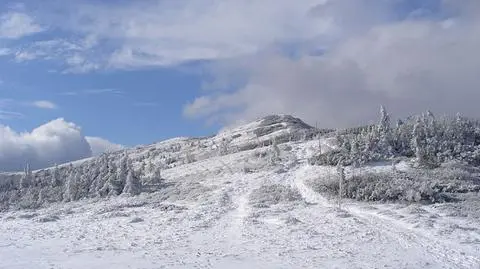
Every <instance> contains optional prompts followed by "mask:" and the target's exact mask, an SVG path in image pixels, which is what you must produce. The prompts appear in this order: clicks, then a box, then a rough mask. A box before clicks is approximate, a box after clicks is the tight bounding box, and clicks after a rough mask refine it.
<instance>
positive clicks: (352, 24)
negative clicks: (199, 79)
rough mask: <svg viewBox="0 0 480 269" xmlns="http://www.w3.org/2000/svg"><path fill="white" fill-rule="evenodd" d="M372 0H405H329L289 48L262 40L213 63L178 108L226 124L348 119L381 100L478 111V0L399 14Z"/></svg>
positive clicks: (335, 123) (373, 111) (406, 106)
mask: <svg viewBox="0 0 480 269" xmlns="http://www.w3.org/2000/svg"><path fill="white" fill-rule="evenodd" d="M379 2H382V3H389V4H391V5H393V4H395V3H396V4H398V3H401V2H402V1H361V0H359V1H342V0H338V1H328V2H327V3H326V4H323V5H318V6H317V7H316V8H315V10H314V11H315V12H310V13H309V15H312V14H313V15H312V16H319V17H322V18H324V19H328V18H330V19H331V22H332V24H331V26H332V27H330V28H329V31H327V32H326V34H324V35H319V36H318V40H312V41H311V42H310V43H309V44H305V50H300V51H297V52H300V53H299V54H298V55H297V56H296V57H291V55H288V54H285V53H283V52H278V50H268V49H267V50H265V51H263V52H259V53H257V54H256V55H255V56H254V57H245V58H243V59H234V60H230V61H224V62H222V63H221V65H219V64H214V65H213V68H212V70H213V72H212V73H213V81H212V83H211V84H212V85H214V86H220V87H216V90H215V87H213V89H211V88H210V89H209V91H205V92H204V93H203V94H202V96H199V97H198V98H196V99H195V100H193V101H192V102H190V103H188V104H187V105H186V106H185V109H184V114H185V115H186V116H188V117H192V118H203V119H208V120H214V121H222V122H226V123H231V122H235V121H238V120H250V119H253V118H256V117H259V116H262V115H265V114H271V113H288V114H295V115H297V116H299V117H301V118H303V119H305V120H307V121H308V122H309V123H311V124H314V123H315V122H318V123H319V126H322V127H345V126H350V125H356V124H360V123H367V122H369V121H370V120H376V118H377V113H378V109H379V107H380V105H381V104H383V105H386V106H387V108H388V109H389V110H390V112H391V113H392V114H393V115H395V116H399V117H403V116H408V115H410V114H414V113H419V112H421V111H425V110H427V109H430V110H432V111H433V112H436V113H437V114H443V113H447V114H455V113H457V112H460V113H461V114H464V115H467V116H474V117H479V116H480V110H479V109H478V100H479V99H480V91H479V90H478V86H479V85H480V76H479V75H478V70H480V56H479V55H480V54H479V53H478V48H479V47H480V17H478V14H479V12H480V1H467V0H465V1H438V5H437V6H436V7H435V8H432V9H433V11H432V10H430V9H427V8H424V9H418V10H415V11H412V12H411V13H410V14H407V15H405V14H404V18H403V19H389V18H392V17H395V16H397V17H400V16H401V15H398V14H396V12H398V9H394V8H393V7H392V8H390V9H389V8H386V9H384V10H382V11H381V12H378V13H376V12H373V11H375V10H373V11H372V9H371V7H372V5H374V4H376V3H379ZM405 2H407V1H405ZM430 2H431V1H430ZM353 3H356V4H355V9H354V10H355V14H354V15H352V14H350V13H349V12H350V11H349V10H353V9H352V7H351V6H350V4H353ZM389 10H390V11H389ZM307 15H308V14H305V16H307ZM297 49H298V47H297ZM238 74H241V76H242V77H239V75H238ZM236 81H244V83H243V84H241V85H240V86H238V83H237V84H236V83H235V82H236ZM229 83H231V84H229ZM232 88H233V90H232Z"/></svg>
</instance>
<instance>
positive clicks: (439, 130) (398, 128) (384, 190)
mask: <svg viewBox="0 0 480 269" xmlns="http://www.w3.org/2000/svg"><path fill="white" fill-rule="evenodd" d="M335 137H336V141H337V147H336V148H335V149H334V150H332V151H329V152H326V153H320V154H318V155H317V156H314V157H313V158H311V159H310V160H309V161H310V163H311V164H313V165H330V166H338V167H342V166H350V169H349V171H350V173H349V176H348V177H346V178H345V177H343V178H342V177H341V176H340V175H336V174H334V175H333V176H330V177H324V178H319V179H316V180H313V181H311V182H309V184H310V185H311V187H312V188H313V189H314V190H316V191H318V192H323V193H329V194H332V195H339V196H340V197H346V198H352V199H357V200H366V201H408V202H421V201H422V202H433V203H435V202H451V201H456V200H458V199H459V196H461V194H465V193H478V192H479V191H480V177H479V175H480V169H479V166H480V122H479V121H477V120H473V119H468V118H466V117H462V116H460V115H457V116H456V117H454V118H449V117H446V116H444V117H441V118H436V117H435V116H434V115H433V114H432V113H431V112H426V113H424V114H422V115H418V116H413V117H409V118H407V119H405V120H398V121H397V123H396V125H395V126H392V125H391V123H390V116H389V115H388V113H387V112H386V110H385V108H383V107H382V108H381V118H380V121H379V123H378V124H376V125H371V126H364V127H358V128H351V129H347V130H341V131H340V130H339V131H337V132H336V134H335ZM402 159H406V160H410V161H411V162H410V163H412V164H413V165H414V167H417V168H419V169H407V170H406V171H399V170H397V169H396V168H395V163H396V161H398V160H402ZM379 161H389V162H390V161H391V162H392V169H391V170H382V171H375V170H374V169H373V170H372V169H367V170H362V169H357V167H360V166H363V165H365V164H368V163H372V162H379ZM340 186H341V187H340Z"/></svg>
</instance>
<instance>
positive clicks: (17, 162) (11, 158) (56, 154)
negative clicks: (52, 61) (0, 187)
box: [0, 118, 113, 171]
mask: <svg viewBox="0 0 480 269" xmlns="http://www.w3.org/2000/svg"><path fill="white" fill-rule="evenodd" d="M88 140H90V139H87V138H86V137H84V136H83V134H82V132H81V128H80V127H79V126H77V125H75V124H74V123H70V122H67V121H65V120H64V119H62V118H60V119H56V120H53V121H51V122H48V123H46V124H44V125H41V126H40V127H38V128H35V129H34V130H32V131H31V132H21V133H19V132H16V131H14V130H12V129H11V128H10V127H8V126H4V125H0V170H5V171H18V170H22V169H23V167H24V165H25V163H26V162H28V163H29V164H30V166H31V167H32V168H41V167H47V166H52V165H53V164H55V163H65V162H68V161H74V160H79V159H82V158H86V157H90V156H92V151H93V152H94V153H95V154H98V153H99V151H100V150H101V148H99V145H98V144H99V143H98V139H96V140H95V141H93V142H92V145H90V144H89V141H88ZM103 143H104V144H107V143H108V142H106V140H103ZM112 145H113V144H112ZM108 148H109V147H107V146H105V147H104V149H108Z"/></svg>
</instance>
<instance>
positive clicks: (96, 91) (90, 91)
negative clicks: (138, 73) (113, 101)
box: [60, 88, 125, 96]
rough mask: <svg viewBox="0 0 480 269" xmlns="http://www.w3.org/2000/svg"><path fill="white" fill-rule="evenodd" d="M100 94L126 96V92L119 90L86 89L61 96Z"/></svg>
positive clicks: (63, 93) (64, 93)
mask: <svg viewBox="0 0 480 269" xmlns="http://www.w3.org/2000/svg"><path fill="white" fill-rule="evenodd" d="M98 94H111V95H117V96H121V95H124V94H125V92H124V91H122V90H119V89H112V88H105V89H86V90H79V91H68V92H62V93H60V95H67V96H77V95H98Z"/></svg>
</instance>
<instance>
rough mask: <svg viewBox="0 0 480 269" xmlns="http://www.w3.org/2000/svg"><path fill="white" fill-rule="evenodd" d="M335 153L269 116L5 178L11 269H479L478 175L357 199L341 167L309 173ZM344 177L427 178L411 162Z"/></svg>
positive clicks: (324, 134) (2, 257)
mask: <svg viewBox="0 0 480 269" xmlns="http://www.w3.org/2000/svg"><path fill="white" fill-rule="evenodd" d="M336 147H337V144H336V139H335V137H334V136H333V134H332V133H331V132H330V131H328V130H322V131H320V130H317V129H315V128H312V127H310V126H308V125H306V124H304V123H303V122H302V121H301V120H299V119H296V118H293V117H290V116H270V117H266V118H263V119H259V120H258V121H255V122H252V123H250V124H246V125H243V126H240V127H236V128H233V129H228V130H223V131H222V132H221V133H219V134H218V135H216V136H212V137H206V138H195V139H192V138H177V139H172V140H167V141H163V142H160V143H157V144H154V145H149V146H142V147H138V148H135V149H131V150H128V151H122V152H116V153H112V154H109V155H104V156H101V157H99V158H94V159H88V160H84V161H81V162H76V163H73V164H67V165H62V166H59V167H56V168H50V169H44V170H42V171H35V172H32V173H26V174H3V175H0V204H1V206H2V208H3V211H1V213H0V268H480V255H479V253H480V196H479V193H478V189H476V187H475V186H477V185H480V182H478V181H475V180H476V178H477V177H476V173H477V171H476V170H475V169H474V168H473V167H468V169H467V168H464V169H463V168H462V169H463V170H462V173H467V172H465V171H467V170H468V173H469V175H471V178H469V180H468V182H467V181H466V180H464V181H465V182H464V181H462V182H461V183H458V181H452V182H454V183H455V184H457V185H458V184H460V185H458V186H457V185H455V186H454V187H451V189H454V190H458V189H461V190H462V191H461V192H460V191H459V192H455V193H453V194H451V198H452V202H442V203H427V202H426V201H424V200H422V199H417V200H418V201H417V200H415V199H413V200H412V201H417V202H413V203H410V202H399V201H383V202H363V201H354V200H349V199H345V198H341V197H338V196H336V195H335V192H333V193H332V192H329V191H328V190H329V189H328V186H330V185H329V184H331V185H334V186H339V185H340V179H341V174H340V173H339V170H338V169H337V168H336V167H331V166H322V165H311V164H309V160H311V159H312V157H315V156H316V155H317V154H319V153H320V152H322V153H328V152H329V151H331V150H335V149H336ZM344 169H345V172H344V173H345V177H346V180H349V179H354V178H359V177H360V175H366V174H369V173H374V174H377V175H378V174H382V173H385V174H387V173H391V174H394V175H399V177H400V175H409V173H416V172H415V171H416V168H413V167H412V165H411V160H408V159H402V160H400V161H398V163H397V164H396V165H395V166H392V164H391V163H380V162H377V163H374V164H370V165H367V166H363V167H359V168H354V167H345V168H344ZM438 169H444V170H435V171H437V172H438V171H440V172H439V173H443V171H447V168H445V167H443V168H438ZM448 169H450V168H448ZM456 169H457V170H458V169H460V168H456ZM457 170H455V171H457ZM448 171H450V170H448ZM425 173H426V172H425ZM432 173H433V172H432ZM458 174H459V173H456V174H455V175H458ZM422 175H423V174H422ZM428 175H430V174H428ZM432 175H433V174H432ZM423 177H425V176H423ZM423 177H422V178H423ZM475 182H476V184H475ZM129 184H130V188H127V185H129ZM344 184H345V185H342V187H345V188H347V187H351V185H348V184H347V182H344ZM132 185H134V186H136V187H138V188H139V189H140V190H141V193H140V194H139V195H133V194H136V193H135V192H134V191H132V188H131V186H132ZM402 186H403V185H402ZM412 186H413V187H415V186H416V185H408V186H406V187H412ZM442 186H443V185H442ZM465 186H467V187H465ZM325 187H326V189H325ZM464 187H465V188H464ZM340 188H341V187H340ZM133 189H135V188H133ZM325 190H326V191H325ZM427 190H429V189H427ZM448 190H450V189H445V191H446V192H448ZM408 191H411V190H408ZM408 191H407V192H408ZM415 194H416V193H413V194H412V197H413V196H415ZM422 195H423V193H422ZM449 197H450V196H449ZM420 198H422V197H420Z"/></svg>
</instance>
